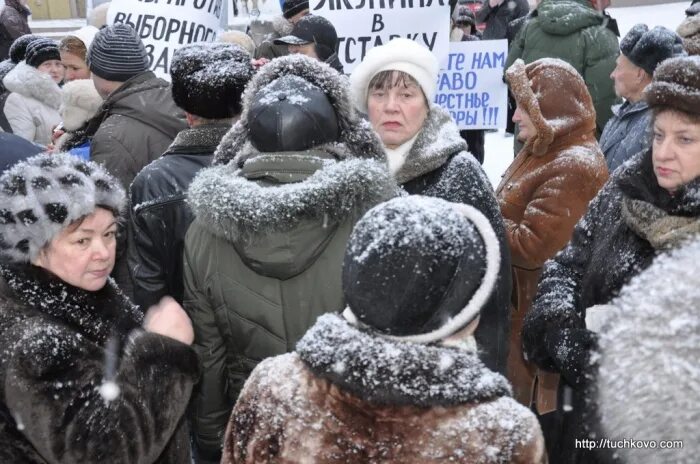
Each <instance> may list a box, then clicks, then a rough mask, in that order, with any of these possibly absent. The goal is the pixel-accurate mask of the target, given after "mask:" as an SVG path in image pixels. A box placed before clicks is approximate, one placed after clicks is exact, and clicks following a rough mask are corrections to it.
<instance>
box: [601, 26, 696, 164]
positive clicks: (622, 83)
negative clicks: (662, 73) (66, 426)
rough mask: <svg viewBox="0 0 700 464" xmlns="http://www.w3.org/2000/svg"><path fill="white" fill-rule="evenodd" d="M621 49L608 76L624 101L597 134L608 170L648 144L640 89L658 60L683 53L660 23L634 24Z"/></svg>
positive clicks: (678, 40)
mask: <svg viewBox="0 0 700 464" xmlns="http://www.w3.org/2000/svg"><path fill="white" fill-rule="evenodd" d="M620 52H621V54H620V56H618V57H617V66H615V69H614V70H613V72H612V74H611V75H610V78H611V79H612V80H613V81H614V82H615V93H616V94H617V96H618V97H621V98H624V100H625V101H624V103H622V105H619V106H614V107H613V117H612V118H610V120H609V121H608V123H607V124H606V125H605V129H604V130H603V135H601V136H600V149H601V150H602V151H603V154H604V155H605V161H606V162H607V164H608V170H609V171H610V172H613V171H614V170H615V169H617V168H618V167H620V165H621V164H622V163H624V162H625V161H627V160H628V159H630V158H631V157H632V156H634V155H636V154H637V153H639V152H641V151H646V150H647V149H648V148H649V147H650V146H651V138H652V135H651V132H652V131H651V124H650V123H651V109H650V108H649V105H647V103H646V101H644V99H643V98H642V92H644V89H645V88H646V87H647V86H648V85H649V84H650V83H651V76H652V74H654V70H655V69H656V67H657V66H658V65H659V63H661V62H662V61H663V60H665V59H667V58H670V57H672V56H674V55H678V54H682V53H683V43H682V41H681V38H680V37H679V36H678V35H677V34H676V33H675V32H673V31H670V30H668V29H666V28H665V27H663V26H656V27H655V28H654V29H652V30H649V28H648V27H647V25H646V24H637V25H635V26H634V27H632V29H630V31H629V32H628V33H627V35H626V36H625V37H624V38H623V39H622V41H621V42H620Z"/></svg>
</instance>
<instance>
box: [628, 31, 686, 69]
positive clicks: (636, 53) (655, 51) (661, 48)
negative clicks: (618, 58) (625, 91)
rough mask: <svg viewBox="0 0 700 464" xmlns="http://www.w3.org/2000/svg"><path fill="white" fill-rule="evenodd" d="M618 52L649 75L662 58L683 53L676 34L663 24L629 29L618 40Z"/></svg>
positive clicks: (681, 43)
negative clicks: (651, 27)
mask: <svg viewBox="0 0 700 464" xmlns="http://www.w3.org/2000/svg"><path fill="white" fill-rule="evenodd" d="M620 52H621V53H622V54H623V55H625V56H626V57H627V59H629V60H630V61H631V62H632V63H634V64H635V65H636V66H639V67H640V68H642V69H643V70H644V71H646V72H647V73H649V75H652V74H654V70H655V69H656V67H657V66H658V65H659V63H661V62H662V61H663V60H665V59H668V58H671V57H672V56H679V55H682V54H684V53H685V52H684V51H683V42H682V41H681V38H680V37H679V36H678V34H676V33H675V32H673V31H671V30H669V29H666V28H665V27H663V26H656V27H655V28H653V29H651V30H649V27H648V26H647V25H646V24H635V25H634V26H633V27H632V29H630V31H629V32H628V33H627V35H625V37H623V39H622V40H621V41H620Z"/></svg>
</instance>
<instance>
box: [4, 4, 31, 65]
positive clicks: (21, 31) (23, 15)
mask: <svg viewBox="0 0 700 464" xmlns="http://www.w3.org/2000/svg"><path fill="white" fill-rule="evenodd" d="M28 2H29V0H5V8H3V9H2V13H0V59H3V60H4V59H5V58H8V56H9V53H10V46H11V45H12V42H14V41H15V39H18V38H19V37H21V36H23V35H25V34H31V32H32V30H31V29H29V20H28V18H29V14H30V13H31V12H30V11H29V8H27V3H28Z"/></svg>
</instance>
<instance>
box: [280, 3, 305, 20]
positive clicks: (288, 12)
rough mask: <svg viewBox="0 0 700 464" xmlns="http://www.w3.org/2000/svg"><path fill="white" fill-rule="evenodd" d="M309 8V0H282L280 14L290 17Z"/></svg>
mask: <svg viewBox="0 0 700 464" xmlns="http://www.w3.org/2000/svg"><path fill="white" fill-rule="evenodd" d="M308 9H309V0H284V3H283V4H282V16H284V17H285V18H286V19H289V18H291V17H292V16H294V15H295V14H297V13H301V12H302V11H304V10H308Z"/></svg>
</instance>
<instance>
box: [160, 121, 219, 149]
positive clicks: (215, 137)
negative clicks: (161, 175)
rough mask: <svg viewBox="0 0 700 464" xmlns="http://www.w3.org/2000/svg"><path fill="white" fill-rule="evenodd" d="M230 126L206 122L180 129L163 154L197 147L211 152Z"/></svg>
mask: <svg viewBox="0 0 700 464" xmlns="http://www.w3.org/2000/svg"><path fill="white" fill-rule="evenodd" d="M230 128H231V125H230V124H206V125H201V126H196V127H191V128H189V129H184V130H181V131H180V132H178V134H177V135H176V136H175V140H173V143H171V144H170V147H168V150H167V152H166V153H165V154H166V155H167V154H168V153H169V152H179V151H182V150H185V151H187V150H190V151H191V149H199V148H201V149H202V150H206V151H207V152H208V153H209V154H211V152H212V151H213V150H214V149H216V147H217V146H218V145H219V143H220V142H221V139H222V137H223V136H224V135H225V134H226V132H228V130H229V129H230Z"/></svg>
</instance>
